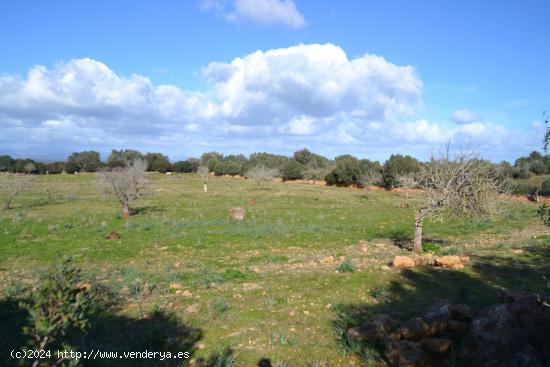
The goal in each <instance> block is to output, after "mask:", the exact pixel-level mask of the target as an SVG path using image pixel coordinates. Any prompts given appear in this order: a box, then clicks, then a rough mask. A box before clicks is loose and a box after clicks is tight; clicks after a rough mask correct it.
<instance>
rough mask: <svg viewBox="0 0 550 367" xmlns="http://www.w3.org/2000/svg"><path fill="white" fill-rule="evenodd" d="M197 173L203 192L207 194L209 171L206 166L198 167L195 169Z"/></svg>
mask: <svg viewBox="0 0 550 367" xmlns="http://www.w3.org/2000/svg"><path fill="white" fill-rule="evenodd" d="M197 173H198V174H199V176H200V177H201V181H202V186H203V189H204V192H208V179H209V178H210V169H208V166H199V168H197Z"/></svg>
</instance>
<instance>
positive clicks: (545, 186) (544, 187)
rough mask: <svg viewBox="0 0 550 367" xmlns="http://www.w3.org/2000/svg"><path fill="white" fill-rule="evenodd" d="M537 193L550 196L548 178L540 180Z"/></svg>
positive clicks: (549, 179)
mask: <svg viewBox="0 0 550 367" xmlns="http://www.w3.org/2000/svg"><path fill="white" fill-rule="evenodd" d="M539 194H541V195H544V196H550V178H547V179H546V180H544V181H543V182H542V185H541V186H540V190H539Z"/></svg>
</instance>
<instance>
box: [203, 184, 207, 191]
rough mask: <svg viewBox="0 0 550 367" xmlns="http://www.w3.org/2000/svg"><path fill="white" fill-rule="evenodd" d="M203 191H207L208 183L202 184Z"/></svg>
mask: <svg viewBox="0 0 550 367" xmlns="http://www.w3.org/2000/svg"><path fill="white" fill-rule="evenodd" d="M203 186H204V192H208V185H207V184H204V185H203Z"/></svg>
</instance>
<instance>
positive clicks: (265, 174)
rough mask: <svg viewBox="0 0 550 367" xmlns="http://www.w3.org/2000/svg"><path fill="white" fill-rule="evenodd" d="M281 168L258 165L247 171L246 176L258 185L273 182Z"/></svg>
mask: <svg viewBox="0 0 550 367" xmlns="http://www.w3.org/2000/svg"><path fill="white" fill-rule="evenodd" d="M278 174H279V170H277V169H275V168H268V167H266V166H264V165H258V166H254V167H252V168H250V169H249V170H248V171H246V173H245V176H246V177H247V178H249V179H251V180H253V181H254V183H255V184H256V185H258V186H259V185H261V184H262V183H264V182H271V181H273V179H274V178H275V177H277V175H278Z"/></svg>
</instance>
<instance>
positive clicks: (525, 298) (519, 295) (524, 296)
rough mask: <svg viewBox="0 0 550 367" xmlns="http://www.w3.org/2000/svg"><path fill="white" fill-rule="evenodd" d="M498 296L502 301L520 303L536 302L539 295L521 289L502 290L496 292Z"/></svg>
mask: <svg viewBox="0 0 550 367" xmlns="http://www.w3.org/2000/svg"><path fill="white" fill-rule="evenodd" d="M498 297H499V298H500V300H501V301H502V302H507V303H510V302H521V303H533V302H538V301H539V300H540V297H539V295H538V294H535V293H530V292H522V291H509V290H502V291H500V292H499V293H498Z"/></svg>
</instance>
